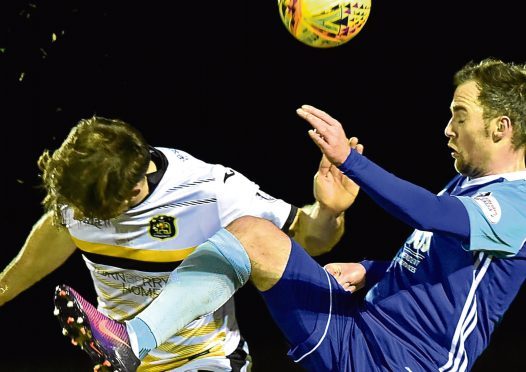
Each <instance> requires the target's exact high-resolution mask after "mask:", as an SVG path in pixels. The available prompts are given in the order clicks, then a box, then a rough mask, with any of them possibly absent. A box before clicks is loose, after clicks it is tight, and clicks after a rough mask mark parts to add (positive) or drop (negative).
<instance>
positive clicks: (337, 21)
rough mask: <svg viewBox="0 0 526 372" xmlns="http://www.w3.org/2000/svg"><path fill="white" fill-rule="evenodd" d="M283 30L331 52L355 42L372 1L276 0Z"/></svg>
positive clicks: (308, 43) (303, 41)
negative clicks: (353, 39) (350, 41)
mask: <svg viewBox="0 0 526 372" xmlns="http://www.w3.org/2000/svg"><path fill="white" fill-rule="evenodd" d="M278 6H279V15H280V17H281V20H282V21H283V24H284V25H285V27H286V28H287V29H288V30H289V32H290V33H291V34H292V35H293V36H294V37H295V38H296V39H297V40H299V41H301V42H302V43H304V44H307V45H309V46H312V47H316V48H331V47H336V46H339V45H342V44H344V43H346V42H348V41H349V40H351V39H352V38H354V37H355V36H356V35H357V34H358V33H359V32H360V31H361V30H362V28H363V26H364V25H365V22H367V19H368V18H369V13H370V11H371V0H347V1H342V0H339V1H338V0H278Z"/></svg>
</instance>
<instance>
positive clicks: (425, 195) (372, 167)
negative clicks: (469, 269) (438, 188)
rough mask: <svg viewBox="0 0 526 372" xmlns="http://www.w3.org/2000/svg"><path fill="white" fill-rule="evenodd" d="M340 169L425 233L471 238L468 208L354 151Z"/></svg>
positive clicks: (406, 221)
mask: <svg viewBox="0 0 526 372" xmlns="http://www.w3.org/2000/svg"><path fill="white" fill-rule="evenodd" d="M339 169H340V170H341V171H342V172H343V173H344V174H345V175H346V176H347V177H349V178H351V179H352V180H353V181H355V182H356V183H357V184H358V185H360V187H361V188H362V190H364V191H365V192H366V193H367V194H368V195H369V196H370V197H371V198H372V199H373V200H374V201H375V202H376V203H377V204H379V205H380V206H381V207H382V208H384V209H385V210H386V211H387V212H389V213H390V214H392V215H393V216H395V217H396V218H398V219H400V220H401V221H403V222H405V223H407V224H408V225H409V226H411V227H413V228H415V229H419V230H422V231H431V232H440V233H448V234H453V235H456V236H458V237H459V238H461V239H462V240H465V239H468V238H469V233H470V230H469V229H470V224H469V216H468V213H467V211H466V208H465V207H464V205H463V204H462V202H460V200H459V199H457V198H456V197H453V196H450V195H446V194H445V195H435V194H433V193H432V192H430V191H427V190H426V189H424V188H422V187H420V186H416V185H414V184H412V183H410V182H407V181H404V180H402V179H400V178H398V177H396V176H395V175H393V174H391V173H389V172H387V171H385V170H384V169H382V168H380V167H379V166H378V165H376V164H375V163H373V162H372V161H370V160H369V159H367V158H366V157H365V156H363V155H361V154H359V153H358V152H357V151H351V153H350V154H349V156H348V157H347V159H346V160H345V162H344V163H343V164H342V165H340V166H339Z"/></svg>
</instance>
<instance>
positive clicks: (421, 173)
mask: <svg viewBox="0 0 526 372" xmlns="http://www.w3.org/2000/svg"><path fill="white" fill-rule="evenodd" d="M0 8H1V9H0V17H1V18H0V19H1V21H0V24H1V25H2V28H3V38H2V40H3V41H2V45H0V48H1V49H0V60H1V61H2V64H1V71H2V83H1V86H2V91H3V94H2V95H3V96H4V98H3V99H2V107H3V108H2V114H3V115H2V117H3V119H2V128H3V129H2V131H3V132H4V134H3V135H2V137H3V141H2V142H3V148H4V150H3V154H4V161H3V169H4V176H3V180H4V181H3V182H2V184H3V187H4V188H5V189H4V192H3V195H4V203H3V204H4V207H3V218H4V223H3V226H4V231H3V235H4V237H5V238H6V239H5V240H4V244H3V247H2V249H1V251H0V267H1V268H3V267H5V266H6V265H7V264H8V263H9V262H10V261H11V260H12V259H13V258H14V257H15V256H16V254H17V253H18V251H19V249H20V248H21V246H22V244H23V243H24V240H25V237H26V235H27V234H28V233H29V231H30V229H31V226H32V225H33V224H34V223H35V222H36V221H37V219H38V218H39V216H40V214H41V213H42V207H41V205H40V201H41V199H42V197H43V192H42V190H41V189H39V187H38V184H39V179H38V169H37V165H36V160H37V158H38V156H39V155H40V154H41V152H42V151H43V150H44V149H46V148H48V149H55V148H56V147H58V146H59V145H60V143H61V141H62V140H63V139H64V137H65V136H66V135H67V133H68V132H69V129H70V128H71V126H73V125H74V124H75V123H76V122H77V121H78V120H79V119H81V118H87V117H90V116H92V115H94V114H97V115H101V116H106V117H115V118H120V119H123V120H125V121H128V122H129V123H131V124H132V125H134V126H136V127H137V128H139V129H140V130H141V131H142V132H143V134H144V136H145V137H146V139H147V140H148V141H149V142H150V143H151V144H152V145H154V146H166V147H176V148H179V149H182V150H184V151H187V152H189V153H190V154H192V155H194V156H196V157H198V158H200V159H202V160H204V161H207V162H211V163H221V164H224V165H227V166H230V167H232V168H234V169H236V170H237V171H239V172H241V173H243V174H244V175H245V176H247V177H249V178H250V179H252V180H254V181H255V182H257V183H258V184H259V185H260V186H261V188H262V189H263V190H264V191H266V192H267V193H269V194H271V195H273V196H275V197H279V198H282V199H284V200H287V201H289V202H291V203H293V204H295V205H298V206H301V205H304V204H307V203H311V202H312V201H313V196H312V178H313V175H314V173H315V171H316V168H317V165H318V161H319V158H320V152H319V150H318V149H317V147H316V146H315V145H314V144H313V143H312V142H311V140H310V139H309V137H308V135H307V130H308V129H309V128H308V126H307V124H306V123H305V122H304V121H303V120H301V119H300V118H299V117H298V116H297V115H296V113H295V110H296V108H298V107H299V106H300V105H301V104H305V103H308V104H312V105H314V106H317V107H319V108H321V109H323V110H325V111H327V112H328V113H330V114H331V115H332V116H334V117H335V118H337V119H339V120H340V121H341V122H342V123H343V125H344V127H345V128H346V132H347V134H348V135H354V136H357V137H359V139H360V141H361V142H362V143H363V144H364V145H365V154H366V155H367V156H368V157H369V158H371V159H372V160H374V161H375V162H377V163H378V164H380V165H381V166H383V167H385V168H386V169H388V170H389V171H391V172H392V173H394V174H396V175H397V176H399V177H402V178H404V179H407V180H409V181H411V182H414V183H416V184H419V185H421V186H423V187H425V188H427V189H429V190H430V191H433V192H438V191H439V190H440V189H441V188H442V187H443V186H444V185H445V183H446V182H447V181H448V180H449V179H450V178H451V177H452V176H453V175H454V174H455V171H454V169H453V159H451V156H450V154H449V151H448V148H447V147H446V142H447V141H446V138H445V136H444V135H443V129H444V127H445V125H446V123H447V121H448V119H449V104H450V101H451V97H452V93H453V86H452V76H453V74H454V72H455V71H456V70H457V69H459V68H460V67H461V66H463V65H464V64H465V63H466V62H468V61H469V60H480V59H482V58H486V57H496V58H501V59H503V60H506V61H515V62H524V61H525V60H526V49H525V48H524V46H525V44H524V40H525V36H526V31H525V30H526V28H525V27H524V12H523V11H522V6H521V2H520V1H512V0H501V1H498V2H484V1H476V0H465V1H456V2H455V1H451V2H424V1H416V0H407V1H403V2H395V1H381V0H372V10H371V14H370V16H369V19H368V21H367V23H366V25H365V27H364V28H363V30H362V31H361V32H360V33H359V34H358V35H357V36H356V37H355V38H354V39H352V40H351V41H350V42H348V43H347V44H345V45H342V46H339V47H337V48H332V49H315V48H312V47H308V46H306V45H304V44H302V43H300V42H299V41H297V40H295V39H294V38H293V37H292V36H291V35H290V34H289V33H288V31H287V30H286V28H285V27H284V25H283V24H282V22H281V19H280V17H279V13H278V8H277V3H276V1H275V0H270V1H263V0H260V1H243V2H224V1H216V2H203V3H201V2H194V1H187V2H183V1H173V2H168V1H122V0H114V1H106V2H97V1H95V2H93V1H81V0H69V1H66V0H56V1H38V0H33V1H31V0H30V1H3V2H2V5H0ZM410 231H411V229H410V228H409V227H407V226H405V225H403V224H402V223H400V222H398V221H397V220H395V219H394V218H392V217H391V216H389V215H387V214H386V213H385V212H384V211H383V210H382V209H381V208H379V207H378V206H376V205H375V204H374V203H373V202H372V201H371V200H370V199H369V198H368V197H367V195H365V193H361V194H360V196H359V197H358V200H357V202H356V203H355V205H354V206H353V207H352V208H351V209H350V210H349V211H348V212H347V218H346V234H345V236H344V238H343V239H342V241H341V242H340V243H339V244H338V246H337V247H336V248H335V249H334V250H333V252H331V253H329V254H327V255H324V256H321V257H319V258H318V260H319V262H320V263H322V264H325V263H328V262H331V261H359V260H361V259H363V258H364V257H367V258H372V259H390V258H391V257H392V256H393V255H394V253H395V252H396V251H397V250H398V247H399V246H400V245H401V244H402V243H403V241H404V239H405V237H406V236H407V235H408V234H409V233H410ZM49 249H53V247H52V246H50V247H49ZM59 283H66V284H68V285H70V286H72V287H73V288H75V289H77V290H78V291H79V292H80V293H82V294H84V295H85V297H86V298H88V299H89V300H91V301H92V302H94V301H95V295H94V290H93V286H92V284H91V280H90V277H89V273H88V270H87V269H86V268H85V266H84V263H83V261H82V259H81V256H80V254H75V255H74V256H73V257H71V259H70V260H68V261H67V262H66V263H65V264H64V265H63V266H62V267H60V268H59V269H58V270H56V271H55V272H53V273H52V274H50V275H49V276H47V277H46V278H44V279H43V280H41V281H40V282H38V283H37V284H36V285H35V286H33V287H32V288H30V289H29V290H27V291H25V292H24V293H22V294H21V295H20V296H18V297H17V298H15V299H14V300H13V301H11V302H9V303H7V304H6V305H4V306H3V307H2V308H0V327H1V328H0V329H1V334H2V338H3V339H2V358H0V370H2V371H6V372H7V371H28V372H29V371H73V370H75V371H79V370H85V371H88V370H91V366H90V362H89V358H88V357H87V356H86V355H85V354H84V353H83V352H81V351H80V349H78V348H74V347H73V346H72V345H71V344H70V343H69V340H68V339H67V338H65V337H63V336H62V334H61V332H60V328H59V325H58V322H57V321H56V319H55V318H54V316H53V314H52V311H53V303H52V297H53V289H54V287H55V286H56V285H57V284H59ZM236 299H237V314H238V320H239V323H240V327H241V330H242V332H243V334H244V336H245V338H246V339H247V340H248V342H249V345H250V347H251V351H252V355H253V361H254V367H253V371H255V372H267V371H300V370H301V369H299V367H297V366H295V365H294V364H293V363H292V362H291V361H289V359H288V358H287V356H286V352H287V345H286V344H285V341H284V339H283V338H282V337H281V335H280V333H279V330H278V329H277V328H276V327H275V326H274V324H273V322H272V320H271V318H270V316H269V315H268V312H267V309H266V308H265V304H264V303H263V301H262V300H261V298H260V297H259V295H258V293H257V291H256V290H255V289H254V287H252V286H251V285H248V286H246V287H244V288H243V289H242V290H241V291H240V292H239V293H238V294H236ZM525 310H526V299H525V298H524V290H523V291H522V292H521V293H520V294H519V296H518V297H517V299H516V301H515V303H514V304H513V306H512V307H511V308H510V309H509V311H508V313H507V314H506V316H505V317H504V319H503V321H502V324H501V325H500V326H499V327H498V328H497V330H496V332H495V333H494V336H493V338H492V341H491V344H490V345H489V348H488V349H487V351H486V352H485V353H484V354H483V355H482V356H481V358H480V359H479V360H478V361H477V364H476V365H475V368H474V369H473V370H474V371H475V372H477V371H478V372H483V371H488V372H489V371H520V370H522V371H523V370H526V359H523V357H521V355H522V351H523V350H525V348H526V341H525V338H524V335H523V330H524V318H523V316H524V313H525Z"/></svg>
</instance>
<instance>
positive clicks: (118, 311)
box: [0, 117, 361, 371]
mask: <svg viewBox="0 0 526 372" xmlns="http://www.w3.org/2000/svg"><path fill="white" fill-rule="evenodd" d="M352 145H353V146H354V147H356V145H357V142H356V141H355V142H354V143H352ZM358 149H360V151H361V147H360V146H358ZM39 166H40V168H41V169H42V171H43V174H42V178H43V183H44V185H45V187H46V189H47V197H46V199H45V200H44V204H45V206H46V207H47V210H48V212H47V213H45V214H44V215H43V217H42V218H41V219H40V221H38V222H37V224H35V226H34V228H33V230H32V231H31V233H30V234H29V236H28V238H27V240H26V243H25V244H24V246H23V248H22V250H21V252H20V254H19V255H18V256H17V257H16V258H15V259H14V260H13V261H12V262H11V264H10V265H9V266H8V267H7V268H6V269H5V270H4V271H3V273H2V275H1V277H0V283H1V284H2V287H3V288H6V290H5V291H3V293H2V294H0V299H1V300H0V304H3V303H5V302H7V301H9V300H10V299H12V298H14V297H15V296H16V295H18V294H19V293H20V292H22V291H23V290H25V289H27V288H29V287H30V286H31V285H33V284H34V283H35V282H37V281H38V280H40V279H41V278H42V277H44V276H45V275H47V274H49V273H50V272H52V271H53V270H54V269H56V268H57V267H59V266H60V265H61V264H62V263H63V262H64V261H65V260H66V259H67V258H68V257H69V256H70V255H71V254H72V253H73V252H74V251H75V250H76V249H77V248H78V249H80V250H81V251H82V253H83V258H84V260H85V263H86V266H87V267H88V269H89V271H90V273H91V277H92V280H93V283H94V286H95V290H96V293H97V297H98V309H99V310H100V311H101V312H102V313H103V314H105V315H107V316H109V317H110V318H112V319H114V320H118V321H122V320H125V319H128V318H132V317H134V316H135V315H136V314H138V313H139V312H141V311H142V310H143V309H144V308H145V307H147V306H148V305H149V304H150V302H151V301H152V300H154V299H155V298H156V297H157V296H158V294H159V293H160V292H161V291H162V289H163V287H164V285H165V283H166V282H167V281H168V277H169V275H170V272H172V271H173V270H174V269H175V268H176V267H177V266H178V265H179V264H180V262H181V261H182V260H183V259H185V258H186V257H187V256H188V255H189V254H190V253H192V252H193V251H194V250H195V248H196V247H197V246H198V245H199V244H201V243H203V242H204V241H205V240H206V239H207V238H209V237H210V236H211V235H213V234H214V233H215V232H216V231H217V230H219V229H220V228H222V227H225V226H226V225H228V224H229V223H230V222H231V221H233V220H234V219H236V218H238V217H241V216H244V215H251V216H257V217H261V218H265V219H267V220H269V221H271V222H272V223H273V224H274V225H275V226H277V227H278V228H280V229H282V230H283V231H285V232H287V233H289V234H290V235H292V236H294V237H295V238H296V239H297V240H298V241H300V242H302V244H304V246H305V247H306V249H307V250H308V251H309V253H310V254H312V255H318V254H321V253H323V252H326V251H328V250H330V249H331V248H332V247H333V246H334V245H335V244H336V242H337V241H338V240H339V239H340V237H341V235H342V233H343V212H344V211H345V209H347V208H348V207H349V206H350V205H351V204H352V202H353V201H354V198H355V197H356V194H357V192H358V187H357V186H356V184H354V183H353V182H351V181H349V180H347V179H346V178H345V177H343V176H342V175H341V173H340V172H339V171H338V170H335V168H334V167H330V164H329V163H328V162H327V161H326V160H324V161H323V162H322V163H321V167H320V171H319V172H318V174H317V176H316V182H315V194H316V197H317V199H318V200H317V201H316V202H315V203H314V204H313V205H309V206H306V207H303V208H296V207H295V206H293V205H291V204H288V203H286V202H284V201H283V200H280V199H276V198H273V197H271V196H270V195H268V194H266V193H265V192H263V191H262V190H260V189H259V186H258V185H257V184H255V183H254V182H252V181H250V180H249V179H247V178H246V177H244V176H243V175H242V174H241V173H239V172H237V171H235V170H233V169H231V168H228V167H224V166H222V165H219V164H208V163H205V162H203V161H201V160H198V159H196V158H195V157H193V156H191V155H190V154H188V153H186V152H184V151H180V150H176V149H171V148H160V147H157V148H156V147H151V146H149V145H147V143H146V142H145V140H144V139H143V137H142V136H141V134H140V133H139V132H138V131H137V130H136V129H134V128H133V127H131V126H130V125H129V124H127V123H125V122H122V121H120V120H110V119H106V118H102V117H92V118H90V119H87V120H81V121H80V122H79V123H78V125H76V126H75V127H74V128H73V129H72V131H71V132H70V134H69V136H68V138H67V139H66V140H65V141H64V142H63V144H62V145H61V147H60V148H59V149H58V150H56V151H55V152H53V153H52V154H50V153H49V152H47V151H46V152H44V154H43V155H42V156H41V158H40V160H39ZM54 225H55V226H54ZM60 226H62V227H65V229H64V228H59V227H60ZM35 258H38V262H39V264H38V265H37V264H35V261H34V259H35ZM28 274H29V275H28ZM70 336H74V335H70ZM75 342H76V341H75ZM79 342H81V346H83V348H84V350H85V351H87V352H88V354H90V356H92V358H93V359H94V362H95V363H103V362H105V361H104V360H99V358H100V353H98V352H97V351H96V350H94V349H93V347H92V346H89V345H82V341H81V340H79ZM249 364H250V358H249V357H248V347H247V345H246V343H245V341H244V340H243V338H242V337H241V335H240V332H239V329H238V326H237V323H236V319H235V312H234V302H233V300H230V301H228V302H227V303H226V304H225V305H223V306H221V307H220V308H219V309H217V310H216V311H214V312H213V313H209V314H207V315H204V316H202V317H200V318H198V319H196V320H194V321H192V322H191V323H190V324H188V325H187V326H186V327H185V328H184V329H182V330H181V331H180V332H178V333H177V334H174V335H172V337H170V338H169V339H168V340H167V341H166V342H164V343H163V344H162V345H160V346H159V347H157V348H155V349H153V350H151V351H149V353H148V355H146V356H145V357H144V359H143V360H142V363H141V365H140V369H141V370H148V371H189V370H199V369H203V370H210V371H230V370H232V371H245V370H246V369H247V366H249Z"/></svg>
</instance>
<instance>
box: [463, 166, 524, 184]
mask: <svg viewBox="0 0 526 372" xmlns="http://www.w3.org/2000/svg"><path fill="white" fill-rule="evenodd" d="M499 178H504V179H505V180H507V181H518V180H526V170H524V171H518V172H509V173H501V174H492V175H489V176H484V177H478V178H469V177H466V178H465V179H464V182H462V186H460V187H461V188H465V187H469V186H474V185H481V184H484V183H488V182H491V181H494V180H496V179H499Z"/></svg>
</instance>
